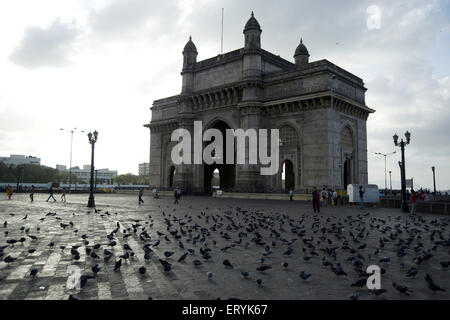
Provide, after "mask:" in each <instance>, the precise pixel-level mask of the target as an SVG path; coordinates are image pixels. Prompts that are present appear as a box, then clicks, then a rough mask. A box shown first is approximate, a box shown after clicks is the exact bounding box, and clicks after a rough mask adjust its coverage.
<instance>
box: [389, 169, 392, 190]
mask: <svg viewBox="0 0 450 320" xmlns="http://www.w3.org/2000/svg"><path fill="white" fill-rule="evenodd" d="M391 173H392V171H391V170H389V186H390V189H391V192H392V175H391Z"/></svg>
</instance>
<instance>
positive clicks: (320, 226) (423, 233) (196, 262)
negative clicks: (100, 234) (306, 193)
mask: <svg viewBox="0 0 450 320" xmlns="http://www.w3.org/2000/svg"><path fill="white" fill-rule="evenodd" d="M305 208H306V207H305ZM187 209H189V210H187ZM187 209H183V207H182V206H173V205H167V203H164V202H162V200H161V203H160V205H159V206H158V211H157V212H156V213H155V212H153V211H152V215H149V214H148V212H147V213H146V214H145V217H144V216H142V215H141V216H134V219H128V220H124V219H122V218H121V217H120V214H117V213H110V212H108V211H104V212H103V211H102V210H101V209H95V211H93V212H90V211H89V212H86V213H77V214H75V213H73V215H72V217H73V218H71V217H70V216H67V215H66V216H64V217H61V216H59V215H58V214H57V213H56V212H48V213H46V214H44V215H42V216H41V217H39V223H38V224H37V226H36V224H34V226H31V225H29V224H28V220H29V217H28V214H27V215H25V216H24V217H22V218H20V217H19V218H17V217H15V214H14V213H10V214H9V215H10V217H7V218H10V220H11V222H10V221H8V219H5V221H4V222H3V225H2V228H3V232H2V234H3V235H4V237H1V235H0V258H1V260H2V261H4V262H5V263H6V264H8V266H7V267H6V268H4V269H2V270H0V286H2V281H3V280H4V279H3V278H2V273H3V275H4V274H5V272H6V271H7V270H8V268H13V267H14V266H10V265H14V263H15V260H16V258H15V257H14V256H15V255H14V254H13V253H14V252H16V251H20V250H21V248H23V247H24V246H26V248H27V249H26V250H27V252H28V253H29V254H33V253H34V252H35V251H36V247H37V246H40V247H42V246H43V245H44V244H43V243H41V241H42V240H41V239H42V238H44V237H43V235H42V233H41V230H40V226H42V225H43V224H44V223H47V224H51V225H55V224H56V225H57V226H58V227H59V228H60V230H61V231H60V232H61V233H64V232H70V233H72V234H75V235H76V237H77V239H78V244H76V245H70V246H68V245H67V243H55V242H49V243H46V244H45V245H46V246H47V248H48V250H58V248H59V249H60V250H63V251H64V250H67V251H69V252H70V259H71V260H73V262H74V263H77V262H78V261H80V258H81V254H82V253H83V256H85V257H86V258H85V263H84V265H85V266H86V268H85V271H84V272H83V273H82V275H81V277H80V279H79V284H80V287H81V290H83V288H85V287H86V286H89V282H90V281H95V279H96V277H97V275H98V274H99V273H101V272H106V271H105V270H106V269H105V265H109V264H111V266H112V265H114V269H113V270H114V271H113V272H121V267H122V266H123V265H124V264H128V263H136V262H138V263H140V264H141V265H140V266H139V268H137V271H138V272H139V274H141V275H145V274H146V273H147V272H148V264H158V266H159V267H158V269H159V272H161V273H162V274H170V273H175V274H176V273H177V270H179V269H181V268H185V267H186V266H187V265H188V264H192V266H193V267H194V268H200V267H201V266H202V267H205V266H206V269H208V266H210V265H211V263H213V264H215V265H216V266H217V264H220V265H221V268H224V269H229V270H230V272H236V277H240V278H241V279H242V281H250V279H254V280H253V281H255V280H256V281H255V286H257V287H264V284H265V283H264V280H265V275H267V273H270V272H280V270H288V269H289V268H290V267H291V265H290V261H289V259H298V260H300V262H301V265H302V266H303V267H302V268H300V269H298V270H295V271H296V273H297V275H298V281H300V282H313V281H314V278H315V277H316V275H315V271H314V269H315V268H317V267H314V268H312V266H313V265H312V264H311V262H312V261H315V262H316V265H319V266H320V268H322V269H323V270H325V271H326V270H328V271H326V272H329V273H332V274H334V276H335V277H336V278H340V279H341V278H345V279H348V280H347V285H348V286H349V287H352V288H354V290H355V293H353V294H351V295H350V296H348V298H349V299H350V300H357V299H359V298H360V296H361V294H362V293H364V292H367V293H368V294H367V295H366V296H367V297H370V295H373V297H376V296H380V295H383V294H385V293H386V292H387V291H389V290H394V291H397V292H398V298H402V296H410V295H411V296H412V297H414V293H415V291H414V290H413V289H411V288H409V287H407V286H406V285H405V284H403V282H404V281H405V279H415V281H417V282H420V281H422V282H423V285H424V288H426V289H425V290H429V291H430V293H432V294H443V295H444V297H446V298H448V296H446V295H447V290H448V289H449V287H448V283H438V282H439V281H438V279H436V277H435V279H433V275H432V274H430V273H431V271H429V270H435V269H439V271H440V272H442V270H444V272H448V269H449V266H450V260H449V259H448V258H449V253H450V233H449V229H448V224H449V222H450V219H449V218H447V217H426V216H422V215H408V216H407V218H405V216H402V214H400V213H399V214H398V215H397V216H394V215H393V216H387V217H380V216H377V214H376V213H369V212H360V213H357V214H356V213H355V214H352V215H346V216H340V215H338V214H336V215H328V216H326V215H321V214H312V213H301V212H300V213H299V214H298V216H296V217H292V215H291V216H289V215H287V214H283V213H280V212H276V211H270V210H264V209H244V208H240V207H237V206H230V205H228V206H227V207H226V208H215V209H209V208H203V209H201V210H195V209H192V206H190V207H189V208H187ZM305 211H306V210H305ZM336 211H337V210H336ZM193 212H197V213H193ZM84 214H86V215H97V216H98V217H97V218H98V219H102V220H107V221H110V222H111V224H112V225H113V226H114V228H111V229H110V230H108V231H107V233H106V234H105V236H104V238H103V239H102V240H101V241H100V242H97V243H94V241H92V240H91V238H93V236H92V235H91V234H88V233H85V234H80V231H79V228H78V226H77V223H76V222H73V221H76V219H75V217H80V216H82V215H84ZM156 215H157V216H156ZM157 222H158V223H157ZM13 235H14V237H13ZM61 239H64V238H61ZM129 239H134V241H133V243H138V244H139V250H136V249H137V248H133V247H132V246H131V245H130V244H129V243H128V242H129V241H128V240H129ZM3 242H4V243H3ZM119 242H120V243H123V244H120V243H119ZM374 243H375V245H374ZM162 244H163V245H162ZM160 245H161V247H165V248H166V249H162V248H160ZM167 248H170V249H167ZM238 248H239V249H240V250H248V251H249V252H251V253H252V254H253V255H254V256H255V253H257V254H256V256H258V259H257V260H255V261H248V263H247V264H246V265H245V268H244V267H243V266H242V263H241V264H240V265H237V264H236V263H235V262H234V260H237V259H234V257H236V255H235V254H237V253H236V252H237V249H238ZM83 251H84V252H83ZM239 252H241V251H239ZM438 252H439V255H437V253H438ZM141 253H143V255H141ZM275 253H276V255H277V256H278V257H282V260H283V261H282V262H281V264H279V262H278V263H277V264H274V263H273V262H272V261H273V260H272V257H273V256H274V255H275ZM224 256H226V258H225V259H224ZM437 256H439V257H440V259H437ZM442 257H444V259H443V260H442ZM445 257H446V258H447V259H445ZM241 260H242V257H240V259H239V261H241ZM271 260H272V261H271ZM274 260H275V259H274ZM393 260H395V262H394V261H393ZM278 261H279V260H278ZM288 261H289V262H288ZM391 261H392V262H391ZM271 262H272V263H271ZM391 263H392V264H393V263H396V264H397V265H399V266H398V267H399V268H401V269H402V270H403V269H404V270H405V273H404V276H403V278H402V277H399V278H398V279H396V280H395V281H393V282H392V283H391V284H390V285H387V284H386V283H384V287H383V288H382V289H372V290H369V289H367V287H366V283H367V279H368V277H369V276H371V274H368V273H366V268H367V266H368V265H370V264H377V265H379V266H380V267H381V275H382V276H383V275H384V274H386V273H387V272H389V268H388V267H389V265H390V264H391ZM430 264H432V266H433V268H429V265H430ZM427 266H428V267H427ZM424 269H425V270H427V271H424ZM216 270H217V269H216ZM39 272H40V271H39V269H38V268H31V269H30V270H29V275H28V276H27V277H30V278H33V277H37V276H39ZM253 275H254V277H251V276H253ZM204 276H205V277H206V278H207V279H213V278H214V277H215V275H214V272H212V271H211V270H206V273H204ZM317 277H318V275H317ZM447 279H448V278H447ZM321 290H324V288H322V289H321ZM148 298H149V299H151V297H148ZM272 298H274V299H276V298H277V297H272ZM69 299H77V298H76V297H75V295H70V296H69Z"/></svg>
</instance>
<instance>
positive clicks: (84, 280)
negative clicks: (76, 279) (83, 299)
mask: <svg viewBox="0 0 450 320" xmlns="http://www.w3.org/2000/svg"><path fill="white" fill-rule="evenodd" d="M88 279H94V277H93V276H91V275H87V274H83V275H81V277H80V287H81V288H84V287H85V286H86V285H87V282H88Z"/></svg>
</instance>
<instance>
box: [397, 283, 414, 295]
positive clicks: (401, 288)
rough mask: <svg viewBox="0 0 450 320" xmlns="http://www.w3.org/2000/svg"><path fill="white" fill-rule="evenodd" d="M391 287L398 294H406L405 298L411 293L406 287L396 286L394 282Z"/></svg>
mask: <svg viewBox="0 0 450 320" xmlns="http://www.w3.org/2000/svg"><path fill="white" fill-rule="evenodd" d="M392 286H393V287H394V288H395V289H397V291H398V292H400V293H403V294H406V295H407V296H409V293H410V292H412V290H411V289H409V288H408V287H406V286H401V285H398V284H396V283H395V282H392Z"/></svg>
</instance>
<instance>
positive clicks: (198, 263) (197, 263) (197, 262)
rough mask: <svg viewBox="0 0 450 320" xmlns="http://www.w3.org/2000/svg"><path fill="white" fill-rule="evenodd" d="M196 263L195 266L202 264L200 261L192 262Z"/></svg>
mask: <svg viewBox="0 0 450 320" xmlns="http://www.w3.org/2000/svg"><path fill="white" fill-rule="evenodd" d="M192 262H193V263H194V266H199V265H201V264H202V262H201V261H200V260H197V259H195V260H194V261H192Z"/></svg>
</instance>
